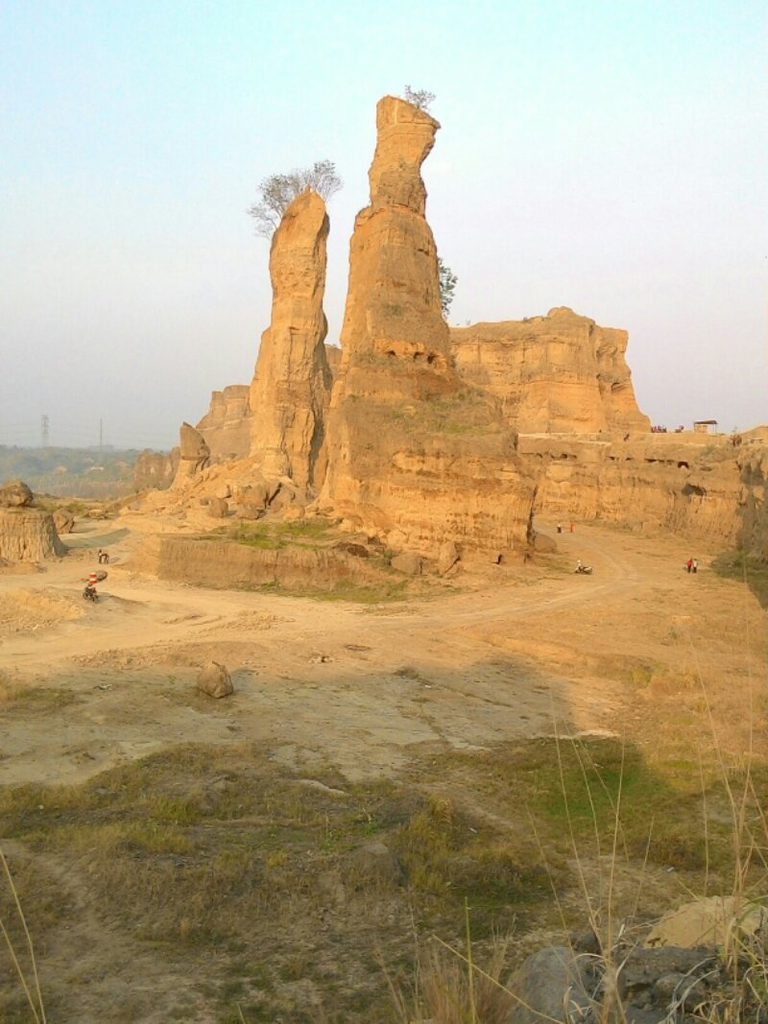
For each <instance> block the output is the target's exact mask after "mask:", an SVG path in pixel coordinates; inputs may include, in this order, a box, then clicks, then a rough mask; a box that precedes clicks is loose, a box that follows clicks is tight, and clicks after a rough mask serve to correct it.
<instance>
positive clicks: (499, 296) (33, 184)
mask: <svg viewBox="0 0 768 1024" xmlns="http://www.w3.org/2000/svg"><path fill="white" fill-rule="evenodd" d="M767 58H768V5H766V4H765V2H764V0H755V2H748V0H717V2H707V0H695V2H687V0H660V2H656V0H638V2H634V0H627V2H623V0H611V2H603V0H571V2H558V0H525V2H522V0H520V2H515V0H499V2H496V0H473V2H471V3H469V2H455V0H440V2H419V0H407V2H405V0H389V2H388V3H386V4H382V3H381V2H380V0H377V2H376V3H373V2H370V0H350V2H347V0H312V2H305V0H281V2H280V3H276V2H265V0H259V2H257V0H184V2H182V0H66V2H64V0H50V2H45V0H0V355H1V356H2V362H1V363H0V444H35V443H38V442H39V439H40V423H41V417H42V416H43V415H47V416H48V417H49V421H50V440H51V442H52V443H55V444H63V445H81V444H92V443H96V442H98V440H99V422H100V421H101V422H102V424H103V438H104V441H105V442H106V443H112V444H116V445H119V446H131V447H147V446H152V447H168V446H170V445H171V444H173V443H175V441H176V438H177V435H178V427H179V424H180V423H181V421H182V420H189V421H191V422H193V423H194V422H196V421H197V420H198V419H199V418H200V417H201V416H202V415H203V413H204V412H205V410H206V407H207V404H208V401H209V397H210V392H211V390H213V389H220V388H222V387H224V386H225V385H227V384H235V383H248V382H249V381H250V378H251V376H252V373H253V365H254V362H255V358H256V353H257V350H258V343H259V337H260V334H261V332H262V331H263V330H264V329H265V328H266V327H267V326H268V323H269V313H270V299H271V296H270V291H269V277H268V243H267V242H266V241H265V240H264V239H261V238H258V237H256V236H255V235H254V233H253V225H252V222H251V220H250V218H249V217H248V216H247V215H246V210H247V208H248V206H249V205H250V204H251V203H252V202H253V201H254V200H255V199H256V198H257V189H258V185H259V183H260V182H261V181H262V180H263V178H264V177H266V176H267V175H269V174H272V173H275V172H280V171H285V170H289V169H291V168H293V167H297V166H306V165H308V164H311V163H313V162H314V161H315V160H320V159H330V160H333V161H334V162H335V163H336V166H337V169H338V171H339V173H340V174H341V176H342V178H343V180H344V188H343V190H342V191H341V192H340V193H339V194H338V195H337V196H335V197H334V198H333V199H332V200H331V203H330V206H329V215H330V219H331V235H330V239H329V249H328V261H329V262H328V286H327V291H326V301H325V305H326V313H327V316H328V321H329V336H328V340H329V341H331V342H337V341H338V333H339V330H340V326H341V320H342V316H343V308H344V300H345V293H346V283H347V270H348V249H349V237H350V234H351V231H352V225H353V219H354V216H355V213H356V212H357V211H358V210H359V209H360V208H361V207H363V206H365V205H366V203H367V198H368V197H367V170H368V166H369V164H370V161H371V157H372V155H373V148H374V143H375V105H376V101H377V100H378V99H379V97H381V96H383V95H386V94H388V93H390V94H399V93H401V92H402V91H403V89H404V88H405V86H406V84H408V85H411V86H412V87H413V88H416V89H429V90H431V91H432V92H433V93H435V94H436V97H437V98H436V100H435V102H434V103H433V106H432V110H431V112H432V113H433V114H434V116H435V117H437V118H438V120H439V121H440V122H441V124H442V129H441V131H440V132H439V133H438V137H437V142H436V145H435V148H434V150H433V152H432V154H431V155H430V156H429V158H428V159H427V161H426V163H425V165H424V168H423V174H424V179H425V182H426V185H427V189H428V192H429V199H428V203H427V216H428V219H429V222H430V224H431V226H432V229H433V231H434V234H435V238H436V241H437V245H438V250H439V252H440V254H441V256H442V257H443V259H444V261H445V262H446V263H447V264H448V265H449V266H450V267H451V269H452V270H453V271H454V273H456V274H457V275H458V285H457V288H456V298H455V301H454V304H453V307H452V308H451V313H450V317H449V320H450V322H451V323H452V324H462V325H463V324H466V323H474V322H476V321H479V320H511V319H521V318H522V317H525V316H535V315H538V314H543V313H546V311H547V310H548V309H550V308H551V307H553V306H561V305H566V306H571V307H573V308H574V309H575V310H576V311H577V312H578V313H581V314H584V315H586V316H590V317H592V318H593V319H594V320H596V321H597V322H598V323H599V324H601V325H603V326H609V327H623V328H625V329H627V330H628V331H629V339H630V340H629V349H628V361H629V364H630V367H631V368H632V371H633V377H634V383H635V389H636V393H637V397H638V401H639V404H640V406H641V408H642V409H643V411H644V412H646V413H648V415H649V416H650V417H651V420H652V421H653V422H654V423H662V424H667V425H668V426H670V427H672V426H675V425H677V424H678V423H686V424H690V422H691V421H692V420H693V419H699V418H706V419H710V418H714V419H717V420H718V421H719V422H720V424H721V427H722V428H723V429H725V430H731V429H732V428H733V427H735V426H738V427H739V428H740V429H745V428H747V427H749V426H752V425H755V424H757V423H761V422H762V423H765V422H768V301H767V299H768V288H767V287H766V285H767V284H768V231H767V229H768V131H766V111H768V105H767V102H766V101H767V100H768V59H767Z"/></svg>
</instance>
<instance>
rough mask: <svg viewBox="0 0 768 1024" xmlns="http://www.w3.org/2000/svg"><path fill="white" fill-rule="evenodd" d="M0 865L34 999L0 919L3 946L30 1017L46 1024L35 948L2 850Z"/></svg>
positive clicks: (38, 1022) (40, 1023) (0, 852)
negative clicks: (18, 925)
mask: <svg viewBox="0 0 768 1024" xmlns="http://www.w3.org/2000/svg"><path fill="white" fill-rule="evenodd" d="M0 863H2V865H3V871H4V872H5V877H6V881H7V882H8V887H9V890H10V893H11V896H12V898H13V902H14V905H15V908H16V913H17V915H18V918H19V921H20V922H21V926H22V928H23V930H24V936H25V938H26V940H27V949H28V952H29V960H30V963H31V965H32V978H33V980H34V989H35V993H34V994H35V998H33V996H32V992H31V991H30V985H29V983H28V981H27V978H26V975H25V973H24V970H23V968H22V966H21V964H20V963H19V958H18V956H17V954H16V950H15V949H14V946H13V942H12V940H11V936H10V935H9V933H8V929H7V927H6V924H5V921H4V920H3V919H2V918H1V917H0V930H1V931H2V933H3V938H4V939H5V944H6V946H7V947H8V952H9V953H10V956H11V961H12V963H13V966H14V968H15V969H16V973H17V974H18V976H19V981H20V983H21V987H22V989H23V990H24V994H25V996H26V997H27V1002H28V1003H29V1008H30V1010H31V1011H32V1016H33V1017H34V1020H35V1024H47V1022H46V1016H45V1006H44V1004H43V994H42V991H41V990H40V978H39V976H38V973H37V958H36V957H35V947H34V945H33V943H32V936H31V935H30V933H29V928H28V927H27V919H26V918H25V917H24V911H23V910H22V907H21V900H20V899H19V894H18V892H17V890H16V885H15V884H14V881H13V875H12V874H11V869H10V867H9V866H8V861H7V860H6V857H5V853H4V852H3V850H2V849H0Z"/></svg>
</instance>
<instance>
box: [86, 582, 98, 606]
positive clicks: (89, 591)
mask: <svg viewBox="0 0 768 1024" xmlns="http://www.w3.org/2000/svg"><path fill="white" fill-rule="evenodd" d="M83 599H84V600H85V601H93V603H94V604H96V602H97V601H98V600H99V595H98V594H97V593H96V587H91V586H86V588H85V590H83Z"/></svg>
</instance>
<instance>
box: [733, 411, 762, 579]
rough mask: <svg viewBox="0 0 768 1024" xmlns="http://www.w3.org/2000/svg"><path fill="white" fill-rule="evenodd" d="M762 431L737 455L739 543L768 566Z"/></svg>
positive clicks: (744, 445) (753, 557)
mask: <svg viewBox="0 0 768 1024" xmlns="http://www.w3.org/2000/svg"><path fill="white" fill-rule="evenodd" d="M762 430H763V431H764V433H760V432H758V431H755V432H754V440H752V441H746V442H744V443H742V445H740V446H739V448H738V450H737V453H736V464H737V466H738V469H739V476H740V481H741V490H740V496H739V505H738V516H739V529H738V533H737V536H736V540H737V543H738V546H739V548H740V549H741V550H742V551H744V552H745V553H746V554H747V555H748V556H749V557H750V558H752V559H754V560H756V561H760V562H766V563H768V430H766V428H762ZM748 436H749V435H745V437H748Z"/></svg>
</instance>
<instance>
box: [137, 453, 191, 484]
mask: <svg viewBox="0 0 768 1024" xmlns="http://www.w3.org/2000/svg"><path fill="white" fill-rule="evenodd" d="M180 456H181V452H180V451H179V448H178V447H176V448H172V449H171V450H170V452H155V451H152V450H151V449H150V448H145V449H144V451H143V452H139V457H138V458H137V459H136V464H135V466H134V467H133V486H134V487H135V489H136V490H137V491H151V490H161V491H164V490H166V489H167V488H168V487H170V486H171V484H172V483H173V478H174V477H175V476H176V470H177V469H178V468H179V458H180Z"/></svg>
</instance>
